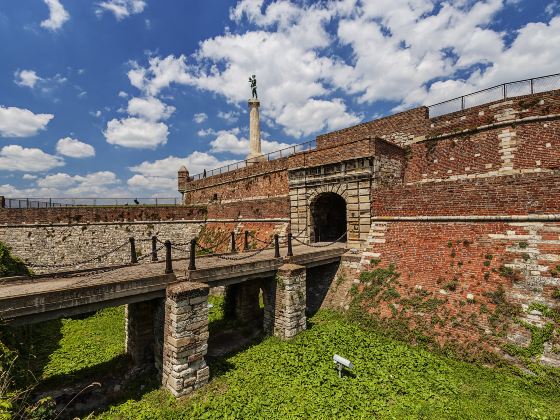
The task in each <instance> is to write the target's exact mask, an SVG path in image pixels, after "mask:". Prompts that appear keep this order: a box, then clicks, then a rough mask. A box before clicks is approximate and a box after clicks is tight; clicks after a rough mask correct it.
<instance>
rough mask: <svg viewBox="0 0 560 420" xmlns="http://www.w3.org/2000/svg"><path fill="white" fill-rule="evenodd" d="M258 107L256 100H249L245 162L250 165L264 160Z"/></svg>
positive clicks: (258, 103)
mask: <svg viewBox="0 0 560 420" xmlns="http://www.w3.org/2000/svg"><path fill="white" fill-rule="evenodd" d="M260 105H261V103H260V102H259V100H258V99H250V100H249V155H247V160H249V161H250V162H252V163H254V162H262V161H264V160H265V158H264V156H263V154H262V152H261V126H260V117H259V106H260Z"/></svg>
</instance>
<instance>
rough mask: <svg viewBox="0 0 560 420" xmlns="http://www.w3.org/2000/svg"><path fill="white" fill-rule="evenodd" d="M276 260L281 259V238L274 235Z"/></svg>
mask: <svg viewBox="0 0 560 420" xmlns="http://www.w3.org/2000/svg"><path fill="white" fill-rule="evenodd" d="M274 258H280V238H279V236H278V234H275V235H274Z"/></svg>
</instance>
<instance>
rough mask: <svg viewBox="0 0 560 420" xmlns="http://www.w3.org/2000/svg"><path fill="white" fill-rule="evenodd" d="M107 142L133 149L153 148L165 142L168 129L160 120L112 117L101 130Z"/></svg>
mask: <svg viewBox="0 0 560 420" xmlns="http://www.w3.org/2000/svg"><path fill="white" fill-rule="evenodd" d="M103 134H104V135H105V138H106V139H107V143H110V144H115V145H118V146H122V147H130V148H134V149H155V148H156V147H157V146H159V145H163V144H165V143H167V136H168V134H169V131H168V129H167V125H165V124H164V123H161V122H153V121H145V120H143V119H139V118H125V119H122V120H117V119H112V120H111V121H109V122H108V123H107V128H106V129H105V131H104V132H103Z"/></svg>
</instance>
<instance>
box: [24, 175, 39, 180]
mask: <svg viewBox="0 0 560 420" xmlns="http://www.w3.org/2000/svg"><path fill="white" fill-rule="evenodd" d="M21 178H22V179H25V180H26V181H29V180H33V179H37V175H31V174H23V176H22V177H21Z"/></svg>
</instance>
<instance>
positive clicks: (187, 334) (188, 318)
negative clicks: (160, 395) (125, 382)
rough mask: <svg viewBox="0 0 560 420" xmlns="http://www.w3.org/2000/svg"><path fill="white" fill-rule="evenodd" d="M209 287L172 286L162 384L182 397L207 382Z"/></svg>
mask: <svg viewBox="0 0 560 420" xmlns="http://www.w3.org/2000/svg"><path fill="white" fill-rule="evenodd" d="M208 290H209V288H208V286H207V285H205V284H201V283H195V282H182V283H179V284H176V285H173V286H170V287H169V288H168V290H167V298H166V301H165V325H164V343H163V374H162V385H163V386H164V387H165V388H167V389H168V390H169V391H170V392H171V393H172V394H173V395H174V396H176V397H180V396H183V395H186V394H188V393H190V392H192V391H193V390H195V389H197V388H200V387H201V386H203V385H204V384H206V383H207V382H208V379H209V376H210V368H209V367H208V366H207V365H206V361H205V359H204V356H205V355H206V353H207V350H208Z"/></svg>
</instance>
